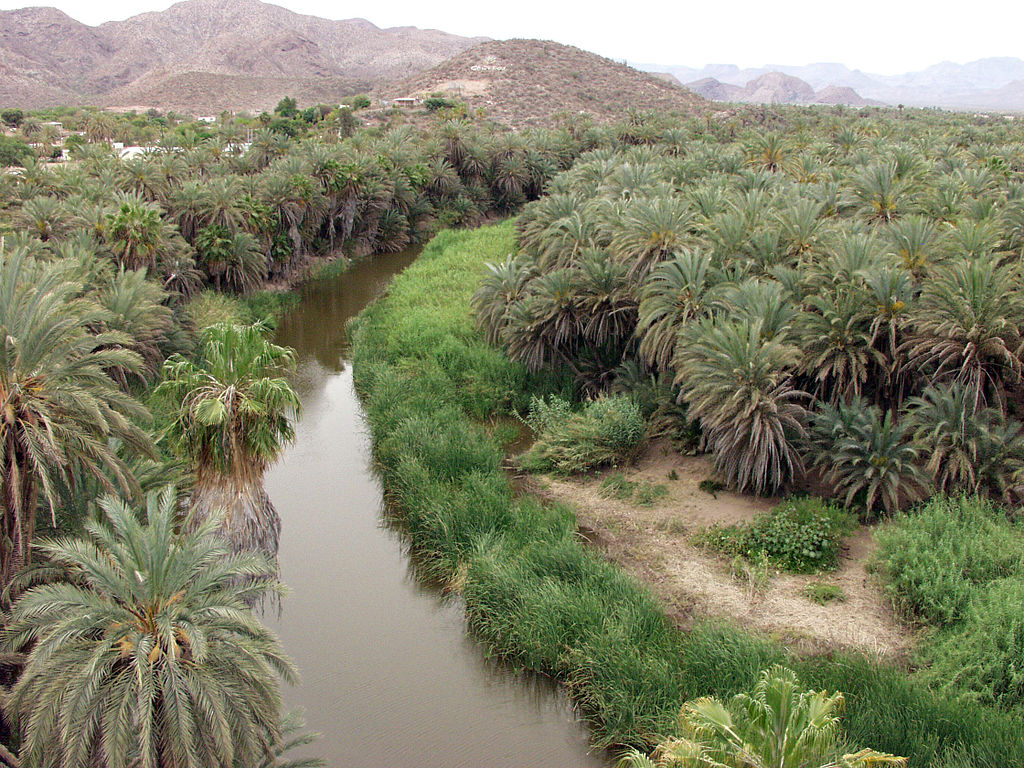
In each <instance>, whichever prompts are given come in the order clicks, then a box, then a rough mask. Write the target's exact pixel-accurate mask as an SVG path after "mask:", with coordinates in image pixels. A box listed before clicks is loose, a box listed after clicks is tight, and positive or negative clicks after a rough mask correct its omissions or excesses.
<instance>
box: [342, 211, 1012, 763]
mask: <svg viewBox="0 0 1024 768" xmlns="http://www.w3.org/2000/svg"><path fill="white" fill-rule="evenodd" d="M514 239H515V230H514V227H513V224H512V223H511V222H506V223H503V224H499V225H496V226H490V227H483V228H480V229H477V230H473V231H468V232H452V231H446V232H442V233H440V234H439V235H438V236H437V237H436V238H435V239H434V240H433V241H432V242H431V243H430V244H428V245H427V247H426V248H425V249H424V251H423V254H422V255H421V256H420V258H419V259H418V260H417V262H416V263H414V264H413V265H412V266H411V267H409V268H408V269H407V270H406V271H405V272H403V273H402V274H401V275H399V276H398V277H397V278H396V279H395V281H394V283H393V284H392V286H391V288H390V291H389V292H388V294H387V295H386V296H385V297H384V298H382V299H381V300H379V301H378V302H376V303H375V304H373V305H372V306H370V307H369V308H368V309H367V310H366V311H365V312H364V313H363V314H362V315H360V317H359V318H358V319H357V321H356V322H355V323H354V324H353V339H354V350H353V353H354V368H355V379H356V386H357V388H358V390H359V393H360V395H361V397H362V398H363V403H364V407H365V410H366V414H367V418H368V420H369V424H370V428H371V433H372V437H373V450H374V455H375V459H376V461H377V464H378V467H379V469H380V472H381V475H382V478H383V482H384V487H385V490H386V494H387V498H388V500H389V503H390V508H391V511H392V514H393V515H394V516H395V517H396V518H397V519H398V520H399V521H400V523H401V524H402V525H403V526H404V528H405V529H406V531H407V533H408V535H409V538H410V541H411V543H412V546H413V548H414V549H415V551H416V553H417V555H418V557H419V560H420V561H421V562H423V563H426V566H427V572H428V573H430V574H431V575H432V576H433V577H435V578H437V579H439V580H441V581H443V582H444V583H446V584H448V585H450V586H452V587H454V588H457V589H459V590H460V592H461V594H462V596H463V598H464V600H465V606H466V613H467V617H468V622H469V625H470V627H471V629H472V630H473V632H474V633H475V634H476V636H477V637H478V638H480V640H481V641H482V642H484V644H485V645H486V647H487V649H488V650H489V652H491V653H493V654H495V655H496V656H499V657H501V658H503V659H505V660H507V661H508V662H509V663H511V664H514V665H516V666H517V667H520V668H522V669H526V670H532V671H534V672H539V673H543V674H546V675H550V676H552V677H554V678H556V679H558V680H560V681H562V682H563V683H564V684H566V685H567V687H568V690H569V692H570V693H571V695H572V697H573V698H574V700H575V701H576V702H577V704H578V706H579V708H580V711H581V712H582V713H583V714H584V716H585V717H586V718H587V720H588V722H589V723H590V725H591V726H592V729H593V735H594V740H595V742H596V743H597V744H599V745H612V744H622V745H632V746H636V747H644V746H646V745H650V744H654V743H656V742H657V741H659V740H660V739H661V738H662V737H664V736H665V735H666V734H670V733H672V732H673V729H674V728H675V727H676V722H677V716H678V713H679V708H680V706H681V705H682V703H683V702H684V701H687V700H691V699H694V698H698V697H701V696H709V695H714V696H718V697H728V696H731V695H733V694H735V693H737V692H739V691H744V690H750V689H751V688H752V687H753V686H754V685H755V683H756V682H757V679H758V676H759V674H760V673H761V670H763V669H765V668H767V667H770V666H772V665H773V664H777V663H786V664H788V665H789V666H791V667H792V668H794V669H795V670H796V671H797V672H798V674H799V675H800V677H801V679H803V680H805V681H806V682H807V684H809V685H810V684H812V683H813V684H814V685H815V687H817V688H827V689H829V690H839V691H842V692H843V693H844V694H846V697H847V702H848V711H847V719H846V722H847V730H848V732H849V734H850V737H851V739H852V740H853V741H855V742H862V743H870V744H872V745H873V746H875V747H877V748H879V749H883V750H885V751H887V752H892V753H894V754H899V755H907V756H909V757H910V758H911V763H910V764H911V765H912V766H918V765H920V766H925V765H936V766H952V765H957V766H976V767H978V768H981V767H984V768H1004V767H1005V766H1008V765H1021V764H1022V763H1024V739H1022V737H1021V734H1020V733H1019V729H1018V728H1016V726H1015V724H1014V723H1013V722H1012V721H1010V720H1008V719H1007V718H1006V717H1005V716H1003V715H1002V714H1000V713H998V712H996V711H995V710H993V709H991V708H986V707H981V706H979V705H978V704H975V703H971V702H959V701H957V702H954V701H951V700H946V699H943V698H941V697H937V696H935V695H934V694H933V693H932V692H931V691H929V690H928V689H927V688H926V687H925V686H924V685H921V684H918V683H913V682H910V681H908V680H907V678H906V676H905V675H904V673H902V672H901V671H899V670H897V669H895V668H890V667H887V666H884V665H879V664H877V663H874V662H872V661H869V660H867V659H865V658H863V657H857V656H850V657H846V656H820V657H815V658H813V659H806V660H802V659H799V658H795V657H793V656H791V655H790V654H789V653H788V652H787V651H786V649H785V648H783V647H782V646H781V645H779V644H777V643H775V642H773V641H771V640H768V639H765V638H761V637H758V636H755V635H751V634H749V633H746V632H743V631H740V630H738V629H736V628H735V627H732V626H729V625H727V624H708V623H703V622H700V621H697V622H696V623H695V625H694V626H692V627H691V628H689V629H688V630H687V631H686V632H680V631H679V630H678V629H677V628H676V627H675V626H674V624H673V622H672V621H671V620H670V619H669V618H668V617H667V616H666V614H665V611H664V609H663V607H662V606H661V605H660V604H659V602H658V601H657V600H656V599H655V598H654V597H653V596H652V595H651V594H650V593H649V592H648V591H647V590H645V589H644V588H642V587H641V586H640V585H638V584H637V583H636V582H635V581H634V580H633V579H632V578H631V577H629V576H627V575H626V574H625V573H624V572H623V571H622V570H621V569H620V568H618V567H617V566H615V565H613V564H610V563H608V562H606V561H604V560H603V559H602V558H600V557H599V556H598V555H596V554H595V553H594V552H593V551H591V550H589V549H586V548H585V547H583V546H582V545H581V544H580V542H579V540H578V537H577V535H576V521H575V517H574V515H573V513H572V511H571V510H568V509H566V508H565V507H562V506H559V505H553V504H547V503H543V502H541V501H539V500H538V499H536V498H533V497H531V496H528V495H523V496H518V497H517V496H516V495H515V494H513V492H512V489H511V487H510V482H509V480H508V478H507V477H506V475H505V474H504V472H503V471H502V468H501V462H502V453H501V449H500V447H499V445H498V444H497V442H496V441H495V439H494V438H493V437H491V436H490V435H489V434H488V431H487V429H486V427H487V426H488V424H489V422H490V420H491V418H492V417H494V416H496V415H508V414H511V413H512V412H514V411H521V410H526V409H527V408H528V407H529V403H530V399H531V397H533V398H536V397H540V396H544V395H548V394H551V393H552V391H559V393H560V394H565V391H564V389H563V385H564V383H565V381H566V379H565V378H564V377H563V376H561V375H559V374H545V373H541V374H530V373H528V372H527V371H526V369H525V367H524V366H523V365H522V364H520V363H514V362H511V361H510V360H509V359H508V358H507V357H506V356H505V355H504V354H502V353H501V352H500V351H498V350H496V349H493V348H492V347H490V346H489V345H488V344H487V343H486V341H485V339H484V338H483V336H482V334H481V332H480V331H478V330H477V328H476V325H475V323H474V320H473V317H472V308H471V297H472V294H473V291H474V289H475V286H476V285H477V284H478V282H479V277H480V275H481V274H482V272H483V269H484V265H485V263H486V262H495V261H499V260H501V259H502V258H504V256H505V255H506V254H508V253H509V252H510V251H512V250H513V248H514V245H515V243H514ZM555 402H557V401H554V400H551V399H548V400H547V401H546V403H547V404H548V405H551V404H552V403H555ZM598 403H600V404H598ZM612 403H613V404H611V405H610V404H609V403H608V402H604V403H601V401H595V402H594V403H591V404H590V405H585V406H584V408H583V410H582V411H577V410H575V409H573V408H571V407H568V406H565V407H563V406H561V405H555V406H554V408H553V409H552V408H549V409H548V410H549V411H551V413H550V414H549V416H550V419H549V421H550V423H555V422H559V423H564V422H567V421H569V420H571V419H573V418H575V417H576V416H577V415H579V414H580V413H587V412H588V411H590V409H595V410H594V411H591V413H592V415H596V413H600V414H601V415H602V418H604V417H608V418H610V416H609V414H610V413H612V414H619V415H622V414H625V415H626V418H625V419H624V421H625V422H630V420H631V419H632V418H633V417H632V415H631V413H632V412H631V411H628V409H623V410H619V409H620V405H619V401H617V400H614V401H612ZM535 412H536V413H537V414H540V413H541V409H539V408H537V409H535ZM640 424H641V426H640V428H639V431H640V433H641V435H642V431H643V430H642V419H640ZM617 428H618V427H616V429H617ZM630 429H632V427H630ZM630 429H627V430H625V431H624V432H623V434H627V433H630ZM627 436H628V434H627ZM626 442H628V441H626ZM620 444H621V443H620Z"/></svg>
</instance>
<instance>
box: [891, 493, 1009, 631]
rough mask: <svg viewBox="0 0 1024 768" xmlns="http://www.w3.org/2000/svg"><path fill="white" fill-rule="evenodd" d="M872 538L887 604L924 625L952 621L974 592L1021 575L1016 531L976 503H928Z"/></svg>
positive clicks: (940, 499) (993, 509)
mask: <svg viewBox="0 0 1024 768" xmlns="http://www.w3.org/2000/svg"><path fill="white" fill-rule="evenodd" d="M876 538H877V539H878V544H879V552H878V558H879V563H880V566H881V571H882V574H883V576H884V578H885V581H886V590H887V591H888V593H889V594H890V596H891V597H892V600H893V603H894V604H895V605H896V607H897V608H898V609H899V610H900V611H901V612H902V613H903V614H904V615H905V616H907V617H908V618H910V619H912V620H914V621H918V622H921V623H924V624H927V625H930V626H934V627H943V626H948V625H950V624H953V623H956V622H959V621H960V620H961V619H962V618H963V617H964V613H965V611H967V610H968V607H969V606H970V603H971V599H972V596H973V595H974V593H975V592H976V591H977V589H978V588H979V587H980V586H983V585H986V584H988V583H989V582H992V581H995V580H996V579H1002V578H1006V577H1011V576H1014V577H1017V578H1020V577H1022V576H1024V528H1022V526H1020V525H1019V524H1013V523H1010V522H1009V520H1008V519H1007V516H1006V513H1005V512H1004V511H1003V510H1002V509H1000V508H999V507H997V506H996V505H994V504H993V503H992V502H990V501H987V500H985V499H981V498H978V497H968V496H959V497H948V496H935V497H934V498H932V499H931V500H930V501H929V502H928V503H927V504H925V505H924V506H922V507H921V508H920V509H918V510H916V511H914V512H912V513H909V514H904V515H901V516H900V517H898V518H897V519H895V520H894V521H893V522H892V523H890V524H889V525H887V526H885V527H884V528H882V529H881V530H880V531H879V532H878V533H877V534H876Z"/></svg>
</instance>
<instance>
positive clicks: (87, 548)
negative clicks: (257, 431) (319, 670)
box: [3, 488, 296, 768]
mask: <svg viewBox="0 0 1024 768" xmlns="http://www.w3.org/2000/svg"><path fill="white" fill-rule="evenodd" d="M100 506H101V508H102V511H103V516H104V517H103V519H102V520H94V521H92V522H90V523H88V524H87V525H86V532H87V534H88V539H86V540H81V539H60V540H55V541H49V542H45V543H43V544H41V545H40V550H41V552H42V553H43V554H44V555H45V556H46V557H47V559H48V561H49V564H50V565H51V567H52V568H55V569H56V570H57V571H58V572H59V574H60V575H59V577H57V578H56V579H54V580H52V581H49V582H48V583H44V584H41V585H38V586H34V587H31V588H29V589H28V590H27V591H26V592H24V593H23V594H22V595H21V596H20V597H19V598H18V600H17V602H16V603H15V605H14V607H13V610H12V613H11V620H10V623H9V624H8V626H7V627H6V629H5V630H4V635H3V637H4V644H5V646H6V647H7V648H8V649H14V650H21V649H25V650H26V651H27V657H26V662H25V668H24V672H23V674H22V675H21V677H20V679H19V680H18V682H17V683H16V684H15V686H14V688H13V689H12V691H11V693H10V697H9V700H8V701H7V702H6V709H7V711H8V712H9V713H10V714H12V715H14V717H15V718H16V720H17V722H18V723H19V724H20V725H21V727H22V732H23V734H24V741H23V745H22V756H21V759H22V761H23V764H25V765H32V766H39V768H48V767H50V766H53V767H54V768H56V766H60V767H61V768H86V766H88V767H89V768H93V767H94V766H103V768H127V767H128V766H133V767H137V768H147V767H151V768H157V767H159V768H214V767H215V766H227V765H232V764H238V765H249V766H251V765H257V764H259V763H261V762H262V761H266V760H267V759H268V758H269V757H271V756H273V755H274V753H275V752H276V751H277V750H278V749H279V747H280V746H281V745H282V741H281V738H282V724H281V718H280V707H281V697H280V691H279V681H280V680H281V679H283V680H285V681H288V682H293V681H294V680H295V678H296V673H295V670H294V668H293V666H292V664H291V662H290V661H289V660H288V658H287V657H286V656H285V655H284V652H283V650H282V649H281V647H280V644H279V643H278V641H277V639H276V637H274V635H273V634H272V633H271V632H270V631H269V630H268V629H267V628H266V627H265V626H264V625H263V623H262V622H260V621H259V620H258V619H257V618H256V617H255V616H254V615H253V614H252V613H251V612H250V610H249V609H248V607H247V605H248V603H250V602H251V601H252V599H253V598H254V597H256V596H259V595H261V594H265V593H267V592H268V591H269V592H274V591H279V590H280V585H279V584H278V583H277V582H276V581H275V580H274V577H273V576H272V572H273V569H272V566H271V564H270V563H269V562H268V561H267V560H266V559H265V558H264V557H262V556H259V555H256V554H243V555H239V554H233V553H231V552H229V551H228V549H227V548H226V546H225V544H224V542H223V541H222V540H221V539H220V538H219V537H217V536H214V535H212V534H213V533H214V529H215V527H216V525H217V523H216V522H214V521H208V522H207V523H205V524H203V525H200V526H199V527H198V528H196V529H194V530H192V531H191V532H187V533H178V532H177V531H176V517H177V510H178V506H177V496H176V494H175V492H174V490H173V489H171V488H168V489H166V490H165V491H164V492H163V493H161V494H160V495H159V496H158V495H157V494H150V495H149V496H148V497H147V500H146V507H145V511H144V519H143V520H141V521H140V520H139V519H138V518H137V517H136V513H135V511H134V510H133V509H132V508H130V507H129V506H128V505H126V504H125V503H124V502H122V501H120V500H118V499H117V498H115V497H111V496H108V497H105V498H104V499H103V500H102V501H101V502H100Z"/></svg>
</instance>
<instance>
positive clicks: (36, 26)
mask: <svg viewBox="0 0 1024 768" xmlns="http://www.w3.org/2000/svg"><path fill="white" fill-rule="evenodd" d="M484 39H485V38H466V37H459V36H457V35H450V34H448V33H445V32H440V31H437V30H423V29H417V28H415V27H396V28H392V29H379V28H378V27H376V26H374V25H373V24H371V23H370V22H368V21H365V20H363V19H349V20H346V21H331V20H328V19H321V18H317V17H314V16H304V15H301V14H297V13H293V12H291V11H289V10H286V9H284V8H281V7H279V6H276V5H270V4H268V3H263V2H259V0H187V1H186V2H181V3H178V4H176V5H173V6H171V7H170V8H169V9H167V10H166V11H161V12H155V13H144V14H141V15H139V16H133V17H132V18H129V19H126V20H124V21H112V22H108V23H105V24H101V25H99V26H97V27H90V26H87V25H85V24H82V23H80V22H78V21H75V20H74V19H72V18H71V17H70V16H67V15H66V14H64V13H62V12H61V11H59V10H57V9H55V8H24V9H19V10H13V11H0V103H2V104H17V105H19V106H23V107H30V108H31V107H42V106H51V105H56V104H83V103H92V104H100V105H103V106H119V107H126V106H135V105H153V104H155V103H156V102H157V101H158V100H159V101H160V102H161V103H159V104H157V105H158V106H161V107H163V108H175V107H177V108H181V107H184V106H191V107H196V106H199V105H198V104H196V101H197V99H198V100H200V101H204V102H205V103H204V106H206V107H208V108H219V109H262V108H266V107H267V106H273V104H274V103H276V101H277V99H279V98H280V97H281V96H284V95H293V96H296V95H297V96H299V97H300V98H301V97H303V96H305V98H306V99H309V100H318V98H320V97H322V98H323V99H324V100H333V101H337V100H338V99H339V98H340V96H341V95H345V94H350V93H354V92H357V91H359V90H366V89H367V88H368V87H370V86H371V85H372V84H374V83H376V82H379V81H382V80H394V79H398V78H402V77H405V76H407V75H409V74H412V73H415V72H419V71H422V70H424V69H427V68H429V67H431V66H433V65H435V64H438V63H440V62H442V61H444V60H445V59H447V58H449V57H451V56H452V55H454V54H456V53H458V52H460V51H463V50H465V49H467V48H470V47H472V46H473V45H475V44H477V43H479V42H481V41H483V40H484ZM183 89H184V91H185V92H184V93H183ZM176 101H177V102H187V104H185V103H182V104H179V103H175V102H176Z"/></svg>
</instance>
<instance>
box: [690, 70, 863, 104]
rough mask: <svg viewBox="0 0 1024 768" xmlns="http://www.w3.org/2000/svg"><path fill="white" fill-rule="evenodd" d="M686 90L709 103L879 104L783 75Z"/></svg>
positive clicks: (704, 82)
mask: <svg viewBox="0 0 1024 768" xmlns="http://www.w3.org/2000/svg"><path fill="white" fill-rule="evenodd" d="M686 87H687V88H689V89H690V90H691V91H693V92H694V93H697V94H700V95H701V96H703V97H704V98H705V99H711V100H712V101H736V102H747V103H751V104H846V105H848V106H852V107H864V106H868V105H871V104H881V103H882V102H879V101H871V100H869V99H865V98H863V97H861V96H860V94H858V93H857V92H856V91H855V90H854V89H853V88H849V87H845V86H844V87H839V86H834V85H829V86H826V87H824V88H822V89H821V90H820V91H817V92H815V90H814V88H813V87H811V85H810V83H807V82H805V81H803V80H801V79H800V78H798V77H793V76H792V75H787V74H785V73H783V72H766V73H765V74H763V75H760V76H758V77H756V78H754V79H753V80H750V81H748V82H747V84H746V85H743V86H740V85H734V84H732V83H723V82H722V81H720V80H717V79H715V78H713V77H705V78H701V79H700V80H695V81H693V82H691V83H687V85H686Z"/></svg>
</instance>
